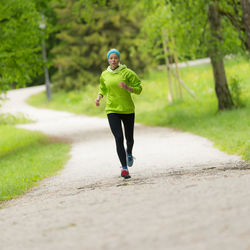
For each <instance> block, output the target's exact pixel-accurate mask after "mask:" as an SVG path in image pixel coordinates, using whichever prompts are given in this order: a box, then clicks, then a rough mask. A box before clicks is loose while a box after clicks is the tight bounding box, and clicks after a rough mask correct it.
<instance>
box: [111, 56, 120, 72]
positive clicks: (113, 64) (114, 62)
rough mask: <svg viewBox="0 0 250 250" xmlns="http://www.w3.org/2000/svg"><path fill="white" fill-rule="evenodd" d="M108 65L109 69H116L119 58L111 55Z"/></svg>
mask: <svg viewBox="0 0 250 250" xmlns="http://www.w3.org/2000/svg"><path fill="white" fill-rule="evenodd" d="M109 65H110V68H111V69H116V68H117V67H118V65H119V57H118V55H117V54H116V53H112V54H110V56H109Z"/></svg>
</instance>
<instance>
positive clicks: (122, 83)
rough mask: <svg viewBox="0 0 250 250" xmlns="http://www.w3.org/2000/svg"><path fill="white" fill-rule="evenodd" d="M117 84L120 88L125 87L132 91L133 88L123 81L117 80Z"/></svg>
mask: <svg viewBox="0 0 250 250" xmlns="http://www.w3.org/2000/svg"><path fill="white" fill-rule="evenodd" d="M118 86H119V87H120V88H121V89H125V90H127V91H129V92H133V91H134V90H133V88H131V87H129V86H128V85H127V84H126V83H125V82H119V83H118Z"/></svg>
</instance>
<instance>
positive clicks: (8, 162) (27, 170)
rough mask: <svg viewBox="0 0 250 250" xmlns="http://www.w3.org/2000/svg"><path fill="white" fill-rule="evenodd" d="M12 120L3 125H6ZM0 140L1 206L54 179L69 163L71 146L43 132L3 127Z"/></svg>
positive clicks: (0, 126) (0, 128)
mask: <svg viewBox="0 0 250 250" xmlns="http://www.w3.org/2000/svg"><path fill="white" fill-rule="evenodd" d="M2 117H3V116H2ZM9 117H10V116H8V119H7V120H5V121H4V122H3V120H4V119H2V122H3V123H4V124H7V123H8V121H9ZM17 120H18V119H17ZM17 120H16V121H17ZM11 121H12V120H11ZM19 122H20V120H19ZM22 122H27V120H22ZM0 138H1V140H0V202H2V201H6V200H9V199H12V198H15V197H17V196H18V195H21V194H24V193H25V192H26V191H27V190H29V189H30V188H31V187H32V186H34V185H36V184H37V183H38V181H39V180H42V179H43V178H45V177H49V176H52V175H54V174H55V173H56V171H58V170H60V169H61V168H62V166H63V165H64V164H65V162H66V161H67V160H68V159H69V154H68V152H69V150H70V145H68V144H66V143H62V142H56V141H53V140H52V139H50V138H48V137H46V136H45V135H43V134H42V133H40V132H31V131H27V130H24V129H18V128H15V127H13V126H10V125H0Z"/></svg>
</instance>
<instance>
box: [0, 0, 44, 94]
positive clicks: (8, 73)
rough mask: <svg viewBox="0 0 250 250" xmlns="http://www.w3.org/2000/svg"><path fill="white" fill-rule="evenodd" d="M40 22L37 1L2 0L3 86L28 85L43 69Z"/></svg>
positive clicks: (0, 68) (0, 67) (0, 48)
mask: <svg viewBox="0 0 250 250" xmlns="http://www.w3.org/2000/svg"><path fill="white" fill-rule="evenodd" d="M39 22H40V13H39V12H38V11H37V9H36V6H35V3H34V1H31V0H5V1H1V8H0V28H1V32H0V40H1V43H0V90H7V89H9V87H10V85H14V86H15V85H16V86H17V87H19V86H24V85H25V83H27V82H30V81H31V78H32V77H34V76H35V75H36V74H37V72H39V71H41V70H42V67H41V66H42V57H41V36H42V32H41V29H40V28H39Z"/></svg>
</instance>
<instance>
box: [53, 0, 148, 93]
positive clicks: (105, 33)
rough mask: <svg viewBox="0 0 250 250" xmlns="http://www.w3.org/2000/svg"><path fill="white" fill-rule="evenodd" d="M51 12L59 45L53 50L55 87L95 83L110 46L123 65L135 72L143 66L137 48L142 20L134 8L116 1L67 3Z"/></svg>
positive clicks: (62, 3) (57, 6) (71, 86)
mask: <svg viewBox="0 0 250 250" xmlns="http://www.w3.org/2000/svg"><path fill="white" fill-rule="evenodd" d="M87 4H89V5H87ZM54 10H55V12H56V14H57V16H58V30H59V32H58V34H57V38H58V39H59V42H58V44H57V46H55V47H54V48H53V50H52V51H53V53H54V54H55V55H56V57H55V59H54V65H55V66H56V67H57V68H58V72H57V74H55V75H54V77H53V82H54V84H55V86H54V87H56V88H59V89H64V90H72V89H80V88H81V87H82V86H84V85H86V84H94V83H98V82H99V75H100V73H101V71H102V70H103V69H104V67H103V66H104V65H107V59H106V54H107V51H108V50H109V49H111V48H113V47H115V48H117V49H118V50H120V51H121V53H122V55H121V60H122V63H124V64H127V65H128V66H129V67H132V68H134V69H135V70H136V71H138V70H143V68H144V67H145V65H146V63H145V61H144V60H143V59H142V58H141V57H140V55H139V53H138V45H137V43H138V41H137V39H138V37H137V35H138V34H139V30H140V20H141V18H142V17H141V15H140V14H138V13H135V9H134V8H130V9H128V8H127V7H126V6H123V8H121V6H120V5H119V1H118V0H117V1H112V2H111V1H110V2H109V1H107V2H103V1H101V2H98V1H89V2H88V1H79V0H69V1H67V2H61V3H56V4H55V5H54ZM90 13H91V15H90Z"/></svg>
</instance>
